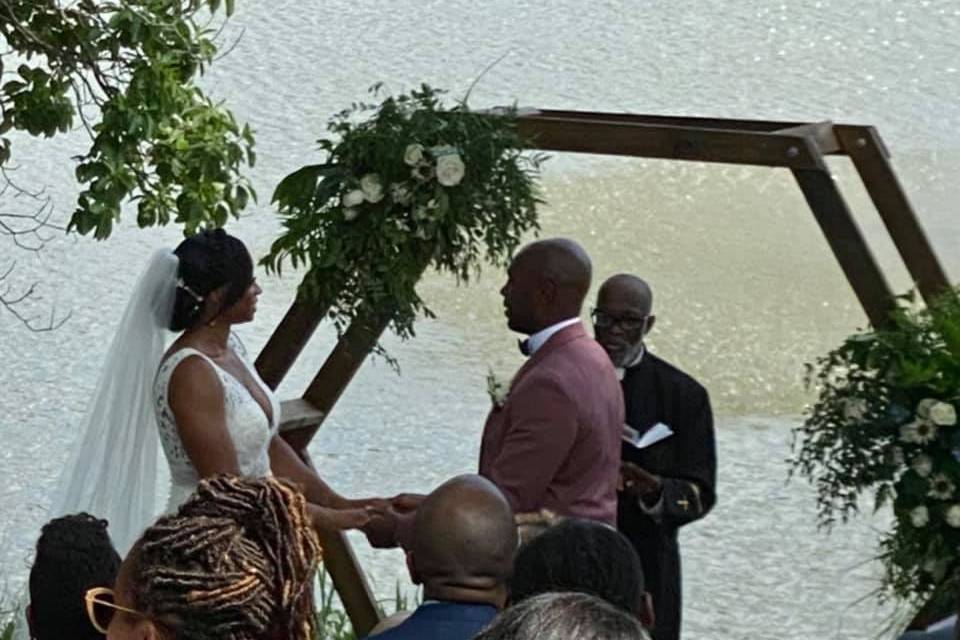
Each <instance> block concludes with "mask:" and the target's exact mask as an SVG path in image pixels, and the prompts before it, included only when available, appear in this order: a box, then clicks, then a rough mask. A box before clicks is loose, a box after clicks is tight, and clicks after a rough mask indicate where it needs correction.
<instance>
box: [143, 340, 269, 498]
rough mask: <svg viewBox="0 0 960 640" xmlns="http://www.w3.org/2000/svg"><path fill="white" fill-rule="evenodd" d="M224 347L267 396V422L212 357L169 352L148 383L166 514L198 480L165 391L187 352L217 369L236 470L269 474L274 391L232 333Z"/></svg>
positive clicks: (193, 351)
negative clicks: (166, 480)
mask: <svg viewBox="0 0 960 640" xmlns="http://www.w3.org/2000/svg"><path fill="white" fill-rule="evenodd" d="M229 348H230V349H232V350H233V351H234V353H236V354H237V356H239V358H240V360H242V361H243V364H244V366H245V367H246V368H247V371H249V372H250V375H251V376H252V377H253V379H254V380H255V381H256V383H257V384H259V385H260V388H261V389H262V390H263V392H264V393H265V394H266V395H267V397H268V398H269V399H270V407H271V413H272V414H273V421H272V423H271V422H270V421H269V420H268V418H267V414H266V413H264V411H263V407H261V406H260V404H259V403H258V402H257V401H256V399H255V398H254V397H253V396H252V395H251V394H250V392H249V391H248V390H247V388H246V387H245V386H244V385H243V383H242V382H241V381H240V380H238V379H237V378H235V377H234V376H233V375H231V374H230V373H229V372H227V371H226V370H224V369H222V368H220V367H219V366H218V365H217V364H216V363H215V362H214V361H213V360H211V359H210V358H208V357H207V356H205V355H204V354H202V353H201V352H199V351H197V350H196V349H191V348H184V349H180V350H178V351H175V352H174V353H172V354H171V355H170V356H169V357H168V358H167V359H166V360H164V361H163V363H162V364H161V365H160V369H159V370H158V371H157V377H156V380H155V381H154V409H155V410H156V414H157V425H158V426H159V429H160V443H161V444H162V446H163V451H164V454H166V457H167V462H168V463H169V465H170V479H171V487H170V499H169V501H168V502H167V512H172V511H174V510H176V509H177V507H179V506H180V504H182V503H183V502H184V501H185V500H186V499H187V498H188V497H189V496H190V494H192V493H193V491H194V490H195V489H196V487H197V482H198V480H199V478H198V475H197V472H196V469H194V467H193V463H192V462H191V461H190V458H189V456H188V455H187V452H186V451H185V450H184V448H183V443H182V442H181V440H180V434H179V432H178V430H177V423H176V419H175V418H174V415H173V411H172V410H171V409H170V402H169V400H168V397H167V390H168V387H169V385H170V378H171V377H172V376H173V372H174V370H175V369H176V368H177V366H178V365H179V364H180V363H181V362H183V361H184V360H186V359H187V358H189V357H191V356H196V357H200V358H203V359H204V360H206V361H207V362H208V363H209V364H210V366H212V367H213V368H214V370H215V371H216V372H217V376H218V377H219V378H220V382H221V384H223V392H224V402H225V407H224V408H225V413H226V422H227V430H228V431H229V432H230V437H231V438H232V439H233V446H234V448H235V449H236V451H237V459H238V462H239V465H240V472H241V473H242V474H243V475H247V476H258V477H263V476H268V475H270V456H269V445H270V439H271V438H272V437H273V435H274V434H275V433H276V432H277V427H278V423H279V420H280V403H279V401H278V400H277V396H276V394H274V393H273V391H271V390H270V388H269V387H267V385H266V384H264V382H263V380H261V379H260V376H259V375H257V372H256V370H255V369H254V368H253V366H252V365H251V364H250V362H249V360H248V359H247V352H246V349H245V348H244V346H243V343H242V342H240V339H239V338H237V336H236V335H235V334H230V342H229Z"/></svg>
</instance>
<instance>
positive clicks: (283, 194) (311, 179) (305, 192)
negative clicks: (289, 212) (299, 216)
mask: <svg viewBox="0 0 960 640" xmlns="http://www.w3.org/2000/svg"><path fill="white" fill-rule="evenodd" d="M330 170H331V167H330V166H329V165H323V164H312V165H308V166H306V167H302V168H300V169H297V170H296V171H294V172H293V173H291V174H290V175H288V176H287V177H285V178H284V179H283V180H281V181H280V184H278V185H277V188H276V189H275V190H274V192H273V198H272V199H271V201H270V202H271V203H280V204H281V205H285V204H295V203H298V202H303V201H304V200H309V199H310V198H311V197H312V196H313V194H314V192H315V191H316V189H317V180H319V179H320V176H322V175H325V174H327V173H329V172H330Z"/></svg>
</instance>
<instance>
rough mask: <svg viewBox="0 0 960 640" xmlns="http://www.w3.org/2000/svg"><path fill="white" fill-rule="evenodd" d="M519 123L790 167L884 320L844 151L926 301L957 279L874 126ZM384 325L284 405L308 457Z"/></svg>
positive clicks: (377, 321) (602, 147)
mask: <svg viewBox="0 0 960 640" xmlns="http://www.w3.org/2000/svg"><path fill="white" fill-rule="evenodd" d="M491 117H498V116H497V115H495V114H493V113H492V114H491ZM517 127H518V129H519V132H520V134H521V136H522V138H523V139H525V140H530V141H532V142H531V147H532V148H536V149H542V150H549V151H568V152H580V153H591V154H605V155H617V156H636V157H645V158H660V159H667V160H687V161H696V162H716V163H726V164H744V165H759V166H767V167H783V168H785V169H789V170H790V171H791V172H792V173H793V175H794V177H795V178H796V180H797V184H798V185H799V187H800V189H801V191H802V192H803V195H804V197H805V198H806V200H807V203H808V204H809V206H810V209H811V211H812V212H813V215H814V217H815V218H816V220H817V223H818V224H819V225H820V228H821V230H822V231H823V234H824V236H826V240H827V243H828V244H829V245H830V248H831V250H832V251H833V254H834V255H835V256H836V258H837V261H838V262H839V263H840V267H841V269H842V270H843V272H844V274H845V275H846V277H847V280H848V281H849V282H850V285H851V287H852V288H853V290H854V292H855V293H856V295H857V298H858V299H859V300H860V304H861V305H862V306H863V309H864V311H865V312H866V315H867V318H868V319H869V320H870V323H871V324H872V325H873V326H881V325H883V324H885V323H886V322H887V319H888V317H889V312H890V311H891V309H892V308H893V303H894V294H893V291H892V290H891V288H890V285H889V284H888V282H887V279H886V277H885V275H884V273H883V271H882V270H881V268H880V265H879V264H878V263H877V261H876V259H875V257H874V255H873V253H872V252H871V250H870V247H869V245H868V244H867V241H866V239H865V238H864V236H863V233H862V232H861V230H860V227H859V226H858V225H857V223H856V221H855V220H854V217H853V215H852V214H851V211H850V209H849V207H848V206H847V204H846V201H845V200H844V198H843V195H842V194H841V192H840V189H839V187H838V186H837V184H836V182H835V181H834V180H833V178H832V176H831V174H830V170H829V168H828V166H827V162H826V156H848V157H849V158H850V159H851V160H852V161H853V164H854V166H855V167H856V169H857V172H858V173H859V175H860V178H861V180H862V181H863V184H864V186H865V187H866V190H867V192H868V194H869V195H870V198H871V200H872V201H873V204H874V206H875V208H876V210H877V212H878V213H879V214H880V217H881V218H882V220H883V223H884V225H885V227H886V229H887V232H888V233H889V235H890V238H891V239H892V240H893V243H894V245H895V246H896V248H897V251H898V252H899V254H900V256H901V258H902V259H903V261H904V263H905V264H906V267H907V270H908V271H909V273H910V276H911V277H912V279H913V281H914V282H915V284H916V286H917V289H918V290H919V291H920V293H921V295H922V296H923V298H924V299H925V300H926V301H927V302H929V301H930V300H931V299H933V297H935V296H936V295H937V294H939V293H941V292H943V291H945V290H947V289H948V288H949V287H950V282H949V280H948V278H947V275H946V273H945V271H944V269H943V267H942V266H941V264H940V262H939V260H938V258H937V256H936V254H935V252H934V250H933V248H932V246H931V245H930V242H929V241H928V239H927V236H926V235H925V233H924V231H923V229H922V228H921V226H920V223H919V221H918V220H917V217H916V215H915V213H914V211H913V209H912V208H911V206H910V202H909V200H908V199H907V196H906V194H905V193H904V191H903V188H902V186H901V185H900V183H899V181H898V180H897V176H896V174H895V173H894V170H893V167H892V166H891V164H890V161H889V157H890V156H889V152H888V151H887V148H886V147H885V146H884V144H883V141H882V140H881V138H880V135H879V134H878V132H877V131H876V129H874V128H873V127H870V126H862V125H838V124H833V123H831V122H821V123H802V122H768V121H759V120H729V119H726V120H725V119H711V118H689V117H672V116H649V115H647V116H645V115H628V114H616V113H596V112H584V111H555V110H536V111H530V110H528V111H525V112H524V113H523V115H521V116H520V117H519V118H518V119H517ZM328 310H329V305H328V304H327V305H324V304H307V303H304V302H301V301H295V302H294V303H293V304H292V305H291V307H290V309H289V311H287V314H286V316H285V317H284V318H283V320H282V321H281V322H280V324H279V325H278V326H277V329H276V331H274V333H273V335H272V336H271V337H270V340H269V341H268V342H267V345H266V346H265V347H264V349H263V351H262V352H261V353H260V356H259V357H258V358H257V362H256V366H257V370H258V371H259V373H260V375H261V376H262V377H263V379H264V381H265V382H266V383H267V384H268V385H270V387H271V388H274V389H276V388H277V386H278V385H279V384H280V382H281V381H282V380H283V378H284V376H285V375H286V374H287V372H288V371H289V370H290V367H291V366H292V365H293V363H294V361H295V360H296V359H297V357H298V356H299V354H300V352H301V351H302V350H303V348H304V347H305V346H306V344H307V342H308V341H309V339H310V337H311V336H312V335H313V333H314V331H315V330H316V328H317V326H318V325H319V323H320V321H321V320H322V318H323V317H324V316H325V315H326V314H327V311H328ZM388 323H389V317H372V318H368V320H367V321H365V322H355V323H353V324H352V325H351V326H350V327H349V328H348V329H347V330H346V332H345V333H344V335H343V336H342V337H341V339H340V340H339V342H338V343H337V345H336V346H335V347H334V349H333V351H332V352H331V353H330V355H329V356H328V357H327V359H326V361H325V362H324V363H323V365H322V366H321V367H320V370H319V371H318V373H317V375H316V376H315V377H314V379H313V381H312V382H311V383H310V385H309V386H308V387H307V389H306V391H304V393H303V395H302V397H301V398H298V399H294V400H288V401H286V402H284V403H283V414H282V415H283V425H284V437H285V438H287V440H288V441H289V442H290V443H291V444H292V445H293V446H294V448H295V449H297V451H299V452H300V454H301V455H302V456H303V457H304V459H305V460H306V461H307V462H309V456H308V455H307V453H306V450H307V445H308V444H309V443H310V441H311V439H312V438H313V436H314V435H315V434H316V432H317V430H318V429H319V428H320V426H321V425H322V424H323V422H324V419H325V418H326V416H327V415H329V414H330V412H331V411H332V410H333V408H334V405H335V404H336V402H337V400H338V399H339V398H340V395H341V394H342V393H343V391H344V390H345V389H346V387H347V385H349V383H350V381H351V380H352V379H353V376H354V374H356V372H357V370H359V368H360V366H361V365H362V364H363V361H364V359H365V358H366V357H367V356H368V355H369V354H370V352H371V351H372V350H373V348H374V346H375V345H376V342H377V340H378V339H379V337H380V335H381V334H382V333H383V331H384V329H385V328H386V326H387V324H388ZM323 543H324V548H325V552H324V560H325V564H326V567H327V570H328V571H329V573H330V575H331V576H332V578H333V581H334V585H335V586H336V589H337V592H338V593H339V595H340V598H341V601H342V602H343V604H344V607H345V608H346V611H347V614H348V615H349V617H350V619H351V621H352V623H353V626H354V629H355V630H356V632H357V634H358V636H360V637H362V636H364V635H366V634H367V633H368V632H369V631H370V629H371V628H372V627H373V626H374V625H375V624H376V622H377V621H378V620H379V619H380V611H379V608H378V607H377V606H376V602H375V600H374V598H373V595H372V592H371V590H370V588H369V585H368V584H367V581H366V579H365V577H364V574H363V571H362V570H361V569H360V567H359V565H358V563H357V561H356V558H355V556H354V554H353V551H352V549H351V548H350V545H349V543H348V542H347V540H346V537H345V536H343V535H342V534H333V533H331V534H327V535H325V536H324V540H323Z"/></svg>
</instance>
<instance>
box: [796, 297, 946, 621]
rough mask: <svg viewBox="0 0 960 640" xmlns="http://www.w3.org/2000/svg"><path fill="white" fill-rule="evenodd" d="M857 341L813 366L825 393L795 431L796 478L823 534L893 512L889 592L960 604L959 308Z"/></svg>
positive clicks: (897, 323) (812, 376) (883, 549)
mask: <svg viewBox="0 0 960 640" xmlns="http://www.w3.org/2000/svg"><path fill="white" fill-rule="evenodd" d="M902 302H903V304H902V305H901V308H900V309H898V311H896V312H895V314H894V315H893V318H892V323H891V325H890V327H888V328H884V329H882V330H876V331H870V332H863V333H859V334H857V335H854V336H851V337H850V338H848V339H847V340H846V341H845V342H844V343H843V344H842V345H840V346H839V347H838V348H837V349H835V350H833V351H832V352H830V353H829V354H827V355H826V356H824V357H822V358H820V359H819V360H818V361H817V363H816V364H815V365H811V366H810V368H809V372H808V383H809V384H811V385H814V386H815V387H816V388H817V390H818V391H819V398H818V400H817V402H816V403H815V404H814V405H813V406H812V408H811V409H810V410H809V411H808V415H807V418H806V421H805V422H804V424H803V425H802V426H801V427H799V428H798V429H797V430H796V431H795V433H794V438H795V439H794V458H793V460H792V465H793V471H794V472H799V473H800V474H802V475H803V476H805V477H806V478H808V479H809V480H810V481H811V482H812V483H813V484H814V486H815V487H816V489H817V493H818V511H819V519H820V524H821V525H823V526H826V527H832V526H833V525H834V524H835V523H836V522H838V521H841V522H846V521H847V520H848V519H849V518H850V517H852V516H853V515H855V514H856V513H857V512H858V509H859V503H860V499H861V497H863V496H864V495H865V494H866V495H872V497H873V501H874V508H875V509H876V510H880V509H882V508H884V507H886V506H890V507H892V511H893V516H894V518H893V524H892V527H891V529H890V530H889V531H885V532H883V533H882V535H881V540H880V549H879V553H878V555H879V558H880V559H881V561H882V563H883V567H884V570H885V572H884V579H883V584H882V588H881V591H880V594H881V596H882V597H884V598H894V599H897V600H899V601H901V602H903V603H906V604H910V605H914V606H921V605H923V604H925V602H926V600H927V599H928V598H929V597H931V596H932V595H934V594H940V595H942V594H948V596H949V597H950V598H952V602H953V603H955V602H956V601H957V599H958V598H960V426H958V424H957V413H958V409H960V298H958V296H957V295H956V293H955V292H950V293H947V294H945V295H944V296H943V297H942V298H941V299H940V300H939V301H938V302H936V303H935V304H933V305H931V306H930V307H928V308H925V309H922V310H917V309H916V308H913V306H912V305H911V303H912V297H908V298H905V299H903V300H902Z"/></svg>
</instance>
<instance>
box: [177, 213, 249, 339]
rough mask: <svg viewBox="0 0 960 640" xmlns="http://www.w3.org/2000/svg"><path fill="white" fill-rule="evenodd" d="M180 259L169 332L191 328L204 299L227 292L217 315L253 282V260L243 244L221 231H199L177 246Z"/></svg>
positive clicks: (197, 319)
mask: <svg viewBox="0 0 960 640" xmlns="http://www.w3.org/2000/svg"><path fill="white" fill-rule="evenodd" d="M173 253H174V254H175V255H176V256H177V258H179V259H180V266H179V267H178V269H177V277H178V278H179V280H180V281H179V283H178V284H177V293H176V298H175V300H174V303H173V317H172V318H171V320H170V330H171V331H183V330H184V329H189V328H190V327H192V326H194V325H195V324H196V323H197V322H198V321H199V319H200V315H201V314H202V313H203V309H204V302H205V301H206V299H207V296H208V295H209V294H210V293H211V292H212V291H216V290H217V289H219V288H220V287H223V286H226V287H227V291H226V295H225V296H224V299H223V302H222V304H221V306H220V309H218V310H217V311H218V313H219V312H220V311H223V310H224V309H227V308H229V307H230V306H231V305H233V304H234V303H235V302H236V301H237V300H239V299H240V298H242V297H243V294H244V293H245V292H246V290H247V288H248V287H249V286H250V283H251V282H253V260H252V259H251V258H250V252H249V251H247V248H246V247H245V246H244V244H243V242H241V241H240V240H239V239H237V238H235V237H233V236H231V235H230V234H228V233H227V232H226V231H224V230H223V229H213V230H208V231H201V232H200V233H198V234H196V235H194V236H190V237H189V238H187V239H186V240H184V241H183V242H181V243H180V246H178V247H177V248H176V249H175V250H174V252H173Z"/></svg>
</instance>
